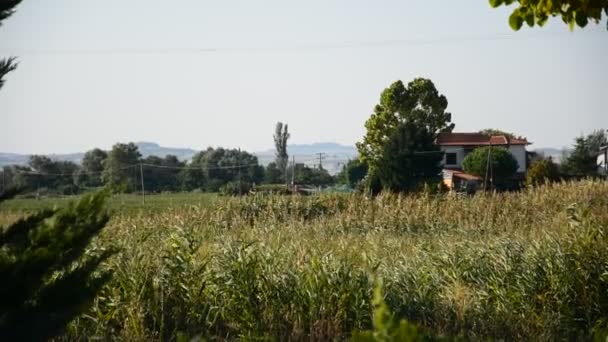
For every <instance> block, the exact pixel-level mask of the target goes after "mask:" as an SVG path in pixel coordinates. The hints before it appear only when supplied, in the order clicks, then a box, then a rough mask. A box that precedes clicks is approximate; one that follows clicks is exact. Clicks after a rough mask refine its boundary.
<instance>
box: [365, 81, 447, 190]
mask: <svg viewBox="0 0 608 342" xmlns="http://www.w3.org/2000/svg"><path fill="white" fill-rule="evenodd" d="M447 105H448V101H447V99H446V98H445V96H443V95H440V94H439V92H438V91H437V89H436V88H435V85H434V84H433V82H431V81H430V80H427V79H423V78H417V79H415V80H413V81H412V82H410V83H409V84H408V86H407V87H405V86H404V85H403V83H402V82H401V81H397V82H395V83H393V84H392V85H391V86H390V87H389V88H387V89H385V90H384V91H383V92H382V96H381V99H380V104H378V105H377V106H376V108H375V109H374V114H372V116H371V117H370V118H369V119H368V120H367V122H366V123H365V127H366V128H367V133H366V135H365V136H364V138H363V141H362V142H360V143H357V149H358V151H359V155H360V156H361V161H362V162H364V163H367V164H368V165H369V169H370V170H369V175H368V177H367V178H366V180H365V183H366V187H367V188H368V189H371V190H372V192H377V191H378V190H379V187H382V188H385V189H387V190H391V191H412V190H417V189H419V188H421V187H422V186H423V183H425V182H429V181H433V179H434V178H437V177H438V176H439V173H440V171H441V169H440V165H439V163H440V160H441V158H442V155H441V153H440V151H439V149H438V147H437V146H435V144H434V140H435V138H436V136H437V134H439V133H440V132H450V131H452V129H453V128H454V124H452V123H451V117H452V115H451V114H450V113H449V112H446V111H445V110H446V108H447ZM419 152H425V153H419Z"/></svg>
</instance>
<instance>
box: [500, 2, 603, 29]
mask: <svg viewBox="0 0 608 342" xmlns="http://www.w3.org/2000/svg"><path fill="white" fill-rule="evenodd" d="M489 1H490V6H492V7H498V6H501V5H511V4H513V3H514V2H518V7H517V8H516V9H515V10H513V13H512V14H511V16H510V17H509V25H510V26H511V28H512V29H513V30H516V31H517V30H519V29H520V28H521V27H522V26H523V24H524V22H525V23H526V24H527V25H528V26H530V27H532V26H534V25H535V24H536V25H538V26H543V25H544V24H545V23H546V22H547V20H548V19H549V17H557V16H559V17H561V18H562V21H563V22H564V23H566V24H567V25H568V26H569V27H570V29H571V30H572V29H573V28H574V26H575V25H577V26H579V27H585V26H587V24H588V23H589V21H590V20H591V21H595V22H596V23H599V22H600V21H601V19H602V11H603V12H604V13H605V14H606V15H608V0H592V1H578V0H553V1H545V0H489ZM607 28H608V26H607Z"/></svg>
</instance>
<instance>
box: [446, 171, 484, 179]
mask: <svg viewBox="0 0 608 342" xmlns="http://www.w3.org/2000/svg"><path fill="white" fill-rule="evenodd" d="M444 171H447V172H449V173H451V174H452V176H453V177H456V178H460V179H465V180H481V179H482V178H481V177H477V176H474V175H471V174H468V173H465V172H462V171H459V170H449V169H444Z"/></svg>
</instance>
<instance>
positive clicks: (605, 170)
mask: <svg viewBox="0 0 608 342" xmlns="http://www.w3.org/2000/svg"><path fill="white" fill-rule="evenodd" d="M606 162H608V160H606V152H603V153H600V154H599V155H598V156H597V166H598V168H599V172H600V173H601V174H604V175H605V174H608V166H607V165H606Z"/></svg>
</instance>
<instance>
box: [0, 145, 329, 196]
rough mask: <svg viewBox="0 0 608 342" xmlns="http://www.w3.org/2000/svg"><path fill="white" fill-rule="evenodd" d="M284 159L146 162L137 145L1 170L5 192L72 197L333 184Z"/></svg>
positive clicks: (220, 154) (239, 154)
mask: <svg viewBox="0 0 608 342" xmlns="http://www.w3.org/2000/svg"><path fill="white" fill-rule="evenodd" d="M286 153H287V152H286V149H285V150H283V151H281V152H280V153H279V156H278V157H277V159H279V160H280V163H277V162H276V161H275V162H272V163H270V164H269V165H268V166H267V167H264V166H262V165H260V164H259V162H258V158H257V157H256V156H255V155H253V154H251V153H249V152H246V151H241V150H239V149H226V148H221V147H220V148H211V147H209V148H208V149H206V150H203V151H200V152H198V153H197V154H196V155H194V157H193V158H192V160H191V161H184V160H179V159H178V158H177V157H176V156H174V155H166V156H165V157H158V156H147V157H145V158H144V157H142V155H141V153H140V152H139V150H138V147H137V145H135V144H134V143H117V144H115V145H114V146H113V147H112V149H111V150H110V151H104V150H101V149H99V148H95V149H93V150H90V151H88V152H86V153H85V154H84V157H83V159H82V163H81V164H80V165H79V164H76V163H74V162H70V161H58V160H53V159H51V158H49V157H47V156H41V155H32V156H31V157H30V159H29V162H28V165H27V166H22V165H10V166H5V167H3V169H2V186H3V189H9V188H19V189H23V190H24V191H30V192H32V191H45V192H49V193H58V194H66V195H68V194H75V193H79V192H82V191H86V190H90V189H93V188H98V187H103V186H108V187H110V188H112V189H113V190H114V191H117V192H126V193H129V192H135V191H140V190H141V188H142V184H143V188H144V189H145V191H146V192H175V191H195V190H198V191H208V192H217V191H228V192H230V191H232V190H234V191H243V192H247V191H248V190H250V189H251V187H253V186H254V185H261V184H286V182H290V181H291V180H292V179H293V180H294V181H295V182H296V183H297V184H306V185H314V186H322V185H329V184H333V183H334V177H332V176H331V175H330V174H329V173H328V172H327V170H325V169H319V168H310V167H308V166H306V165H304V164H295V167H294V166H292V165H288V164H287V158H286V157H285V156H286ZM294 170H295V174H293V175H292V173H294ZM235 187H236V188H235Z"/></svg>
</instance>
